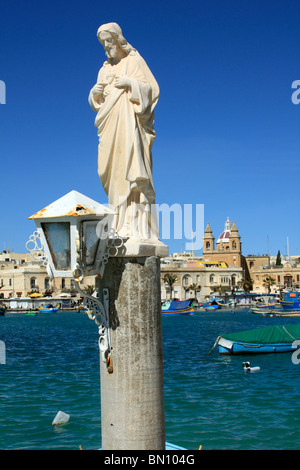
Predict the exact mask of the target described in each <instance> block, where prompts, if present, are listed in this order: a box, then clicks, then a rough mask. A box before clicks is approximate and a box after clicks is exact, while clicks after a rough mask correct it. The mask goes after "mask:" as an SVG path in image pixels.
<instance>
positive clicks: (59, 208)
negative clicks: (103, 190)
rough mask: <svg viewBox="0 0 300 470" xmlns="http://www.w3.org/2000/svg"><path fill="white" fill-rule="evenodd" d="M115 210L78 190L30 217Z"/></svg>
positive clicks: (101, 212)
mask: <svg viewBox="0 0 300 470" xmlns="http://www.w3.org/2000/svg"><path fill="white" fill-rule="evenodd" d="M106 214H114V211H113V210H111V209H109V208H108V207H106V206H104V205H103V204H100V203H99V202H96V201H94V200H93V199H90V198H89V197H87V196H84V194H81V193H79V192H78V191H74V190H73V191H70V192H69V193H67V194H66V195H65V196H63V197H61V198H59V199H57V200H56V201H54V202H52V203H51V204H49V205H48V206H46V207H45V208H44V209H41V210H40V211H38V212H36V213H35V214H33V215H32V216H31V217H29V219H46V218H50V217H79V216H82V215H106Z"/></svg>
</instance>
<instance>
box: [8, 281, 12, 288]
mask: <svg viewBox="0 0 300 470" xmlns="http://www.w3.org/2000/svg"><path fill="white" fill-rule="evenodd" d="M11 284H12V282H11V279H9V280H8V285H9V287H11Z"/></svg>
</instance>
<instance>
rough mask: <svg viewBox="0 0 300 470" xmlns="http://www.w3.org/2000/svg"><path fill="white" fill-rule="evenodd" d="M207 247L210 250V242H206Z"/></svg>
mask: <svg viewBox="0 0 300 470" xmlns="http://www.w3.org/2000/svg"><path fill="white" fill-rule="evenodd" d="M206 249H207V250H210V243H209V242H206Z"/></svg>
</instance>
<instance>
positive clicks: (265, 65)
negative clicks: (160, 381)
mask: <svg viewBox="0 0 300 470" xmlns="http://www.w3.org/2000/svg"><path fill="white" fill-rule="evenodd" d="M111 21H114V22H117V23H118V24H119V25H120V26H121V28H122V30H123V34H124V36H125V38H126V39H127V40H128V41H129V43H131V44H132V45H133V46H134V47H136V48H137V50H138V51H139V52H140V54H141V55H142V56H143V57H144V58H145V60H146V61H147V63H148V65H149V66H150V68H151V70H152V72H153V74H154V76H155V77H156V79H157V81H158V83H159V85H160V89H161V96H160V100H159V102H158V105H157V107H156V121H155V122H156V125H155V127H156V132H157V138H156V141H155V143H154V147H153V160H154V182H155V189H156V193H157V202H158V203H159V204H161V203H168V204H173V203H180V204H184V203H185V204H197V203H198V204H204V205H205V224H206V223H207V222H209V223H210V225H211V227H212V229H213V232H214V235H215V237H216V238H217V237H218V236H219V234H220V233H221V232H222V231H223V227H224V222H225V220H226V218H227V216H229V218H230V220H231V221H233V220H235V222H236V225H237V227H238V229H239V232H240V234H241V236H242V243H243V253H244V254H245V255H246V254H250V253H251V254H258V253H260V254H262V253H266V252H267V251H269V252H270V253H271V254H276V253H277V250H278V249H280V250H281V253H282V254H285V253H286V242H287V237H288V238H289V247H290V254H297V255H300V239H299V233H300V230H299V228H300V227H299V224H300V222H299V221H300V217H299V192H300V191H299V174H300V171H299V170H300V168H299V167H300V163H299V161H300V160H299V156H300V140H299V137H300V132H299V128H300V105H298V106H296V105H294V104H293V103H292V101H291V95H292V89H291V85H292V82H293V81H294V80H299V79H300V61H299V44H300V27H299V26H300V3H299V0H285V1H283V0H280V1H277V2H271V1H266V0H251V1H250V0H242V1H233V0H227V1H226V2H224V0H216V1H214V2H212V1H208V0H207V1H203V0H197V1H188V0H187V1H186V2H182V1H180V2H179V1H178V0H172V1H170V0H164V1H161V0H160V1H158V0H153V1H151V2H141V1H140V0H139V1H137V0H131V2H124V1H120V0H115V1H113V2H100V1H99V0H98V1H95V0H85V1H82V0H77V1H70V0H64V1H61V0H60V1H58V0H51V1H49V0H43V1H40V0H39V1H37V0H28V1H24V0H11V1H6V2H2V4H1V18H0V23H1V25H0V44H1V53H0V80H3V81H4V82H5V83H6V105H0V156H1V200H2V208H1V209H2V210H1V231H0V250H3V249H4V248H7V247H8V246H9V247H11V248H13V249H14V250H15V251H16V252H23V251H25V243H26V241H27V239H28V237H29V235H30V234H31V233H32V232H33V230H34V228H35V226H34V223H33V222H32V221H28V220H27V217H29V216H30V215H32V214H33V213H34V212H36V211H37V210H39V209H41V208H43V207H45V206H46V205H48V204H49V203H50V202H53V201H54V200H56V199H58V198H59V197H61V196H63V195H64V194H66V193H67V192H69V191H71V190H72V189H76V190H77V191H79V192H82V193H83V194H85V195H87V196H89V197H91V198H93V199H95V200H97V201H99V202H102V203H106V202H107V199H106V195H105V193H104V191H103V189H102V186H101V183H100V181H99V179H98V175H97V144H98V142H97V139H98V138H97V132H96V129H95V128H94V117H95V115H94V112H93V111H92V109H91V108H90V106H89V104H88V101H87V98H88V94H89V90H90V88H91V87H92V86H93V85H94V83H95V81H96V77H97V72H98V69H99V68H100V66H101V65H102V63H103V62H104V60H105V55H104V51H103V48H102V46H101V44H100V43H99V42H98V40H97V37H96V31H97V29H98V27H99V26H100V25H101V24H103V23H107V22H111ZM184 243H185V241H184V240H183V241H181V240H175V241H172V240H171V241H170V243H169V246H170V251H171V252H172V251H181V250H182V249H184Z"/></svg>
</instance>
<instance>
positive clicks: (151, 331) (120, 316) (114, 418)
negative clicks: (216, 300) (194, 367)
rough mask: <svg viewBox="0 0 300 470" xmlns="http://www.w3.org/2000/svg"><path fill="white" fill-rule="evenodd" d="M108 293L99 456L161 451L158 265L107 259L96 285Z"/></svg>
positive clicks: (156, 262)
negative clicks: (107, 353)
mask: <svg viewBox="0 0 300 470" xmlns="http://www.w3.org/2000/svg"><path fill="white" fill-rule="evenodd" d="M103 288H108V289H109V309H110V326H111V344H112V348H113V350H112V354H111V359H112V367H113V372H112V373H108V372H107V367H106V364H105V363H104V362H102V361H101V360H100V362H101V366H100V371H101V372H100V374H101V425H102V449H103V450H129V449H130V450H131V449H136V450H163V449H164V448H165V421H164V419H165V418H164V390H163V352H162V323H161V304H160V299H161V296H160V260H159V258H158V257H156V256H150V257H132V258H130V257H128V258H126V257H123V258H110V259H109V261H108V263H107V265H106V267H105V272H104V276H103V278H102V279H101V280H99V297H100V300H102V298H101V291H102V289H103Z"/></svg>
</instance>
